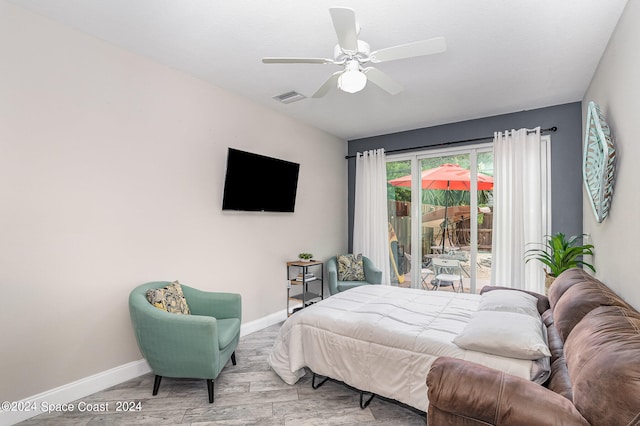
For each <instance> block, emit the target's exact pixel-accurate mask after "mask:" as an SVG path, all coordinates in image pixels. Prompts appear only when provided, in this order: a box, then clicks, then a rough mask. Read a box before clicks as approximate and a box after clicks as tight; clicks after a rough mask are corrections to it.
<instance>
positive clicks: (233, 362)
mask: <svg viewBox="0 0 640 426" xmlns="http://www.w3.org/2000/svg"><path fill="white" fill-rule="evenodd" d="M231 364H233V365H236V351H233V353H232V354H231Z"/></svg>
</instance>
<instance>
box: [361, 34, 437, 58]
mask: <svg viewBox="0 0 640 426" xmlns="http://www.w3.org/2000/svg"><path fill="white" fill-rule="evenodd" d="M445 50H447V41H446V40H445V38H444V37H436V38H431V39H429V40H422V41H414V42H413V43H407V44H401V45H400V46H393V47H387V48H386V49H380V50H377V51H375V52H371V54H370V55H369V60H370V61H371V62H374V63H378V62H386V61H395V60H396V59H405V58H413V57H415V56H424V55H433V54H434V53H441V52H444V51H445Z"/></svg>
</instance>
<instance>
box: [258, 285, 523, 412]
mask: <svg viewBox="0 0 640 426" xmlns="http://www.w3.org/2000/svg"><path fill="white" fill-rule="evenodd" d="M479 301H480V296H479V295H475V294H459V293H453V292H437V291H424V290H417V289H405V288H398V287H391V286H382V285H368V286H361V287H357V288H353V289H351V290H348V291H345V292H342V293H338V294H335V295H333V296H331V297H329V298H327V299H325V300H323V301H321V302H319V303H316V304H314V305H311V306H309V307H307V308H305V309H303V310H301V311H299V312H297V313H296V314H295V315H292V316H291V317H289V319H287V321H286V322H285V323H284V324H283V325H282V327H281V329H280V333H279V335H278V337H277V338H276V342H275V344H274V347H273V350H272V351H271V354H270V355H269V364H270V365H271V367H272V368H273V369H274V371H275V372H276V373H277V374H278V375H279V376H280V377H281V378H282V380H284V381H285V382H287V383H288V384H294V383H295V382H297V381H298V379H299V378H300V377H302V376H304V374H305V372H304V367H308V368H310V369H311V370H312V371H313V372H315V373H316V374H319V375H322V376H328V377H331V378H333V379H336V380H340V381H342V382H344V383H347V384H348V385H351V386H353V387H355V388H357V389H360V390H363V391H367V392H372V393H375V394H377V395H381V396H384V397H387V398H392V399H395V400H397V401H400V402H403V403H405V404H408V405H410V406H412V407H415V408H417V409H419V410H423V411H427V406H428V400H427V386H426V383H425V381H426V377H427V373H428V371H429V368H430V367H431V364H432V363H433V361H434V360H435V359H436V358H437V357H439V356H450V357H455V358H462V359H466V360H469V361H473V362H476V363H479V364H483V365H486V366H488V367H492V368H496V369H499V370H503V371H505V372H507V373H509V374H513V375H515V376H519V377H523V378H525V379H530V376H531V371H532V361H528V360H522V359H513V358H505V357H500V356H496V355H489V354H485V353H482V352H474V351H468V350H465V349H461V348H459V347H458V346H456V345H455V344H454V343H453V342H452V340H453V338H454V337H455V336H456V335H457V334H458V333H460V332H461V331H462V329H463V328H464V326H465V325H466V324H467V322H468V321H469V318H470V317H471V314H472V313H473V312H474V311H475V310H476V309H477V307H478V303H479Z"/></svg>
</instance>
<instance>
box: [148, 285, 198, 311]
mask: <svg viewBox="0 0 640 426" xmlns="http://www.w3.org/2000/svg"><path fill="white" fill-rule="evenodd" d="M147 300H148V301H149V303H151V304H152V305H153V306H155V307H156V308H158V309H162V310H163V311H167V312H170V313H172V314H183V315H191V311H190V310H189V305H187V299H185V298H184V293H183V292H182V286H181V285H180V283H179V282H178V281H174V282H172V283H171V284H169V285H168V286H166V287H164V288H152V289H149V290H147Z"/></svg>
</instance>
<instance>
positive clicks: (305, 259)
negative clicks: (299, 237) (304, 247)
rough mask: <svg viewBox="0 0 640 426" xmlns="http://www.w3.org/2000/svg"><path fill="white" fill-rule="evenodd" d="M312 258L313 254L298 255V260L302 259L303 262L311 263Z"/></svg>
mask: <svg viewBox="0 0 640 426" xmlns="http://www.w3.org/2000/svg"><path fill="white" fill-rule="evenodd" d="M312 258H313V254H311V253H300V254H298V259H300V260H301V261H303V262H310V261H311V259H312Z"/></svg>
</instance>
